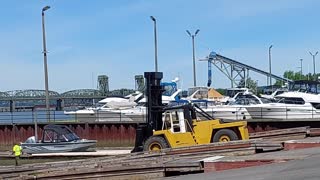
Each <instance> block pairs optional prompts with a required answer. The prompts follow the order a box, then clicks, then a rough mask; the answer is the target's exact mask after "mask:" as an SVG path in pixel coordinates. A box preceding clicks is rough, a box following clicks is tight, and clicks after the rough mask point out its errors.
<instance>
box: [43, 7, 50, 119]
mask: <svg viewBox="0 0 320 180" xmlns="http://www.w3.org/2000/svg"><path fill="white" fill-rule="evenodd" d="M48 9H50V6H46V7H44V8H42V13H41V15H42V38H43V61H44V79H45V94H46V112H47V113H46V114H47V121H49V122H50V100H49V82H48V65H47V46H46V32H45V27H44V12H45V11H46V10H48Z"/></svg>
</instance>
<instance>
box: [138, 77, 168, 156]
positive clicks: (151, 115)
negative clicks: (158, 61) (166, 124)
mask: <svg viewBox="0 0 320 180" xmlns="http://www.w3.org/2000/svg"><path fill="white" fill-rule="evenodd" d="M144 77H145V79H146V90H145V95H146V100H147V102H146V106H147V115H146V118H147V119H146V122H145V123H143V124H138V125H137V129H136V142H135V147H134V149H133V150H132V152H138V151H142V150H143V148H142V147H143V144H144V142H145V140H146V139H147V138H149V137H150V136H152V135H153V130H161V128H162V113H163V107H164V106H163V104H162V92H164V89H163V87H162V86H161V85H160V83H161V79H162V77H163V74H162V72H145V73H144Z"/></svg>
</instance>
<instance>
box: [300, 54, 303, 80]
mask: <svg viewBox="0 0 320 180" xmlns="http://www.w3.org/2000/svg"><path fill="white" fill-rule="evenodd" d="M302 61H303V59H300V80H302Z"/></svg>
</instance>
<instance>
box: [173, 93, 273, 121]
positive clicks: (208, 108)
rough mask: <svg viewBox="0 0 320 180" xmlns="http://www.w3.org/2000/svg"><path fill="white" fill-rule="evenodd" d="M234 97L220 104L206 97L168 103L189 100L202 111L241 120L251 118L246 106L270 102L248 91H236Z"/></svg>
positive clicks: (178, 103) (175, 103)
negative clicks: (232, 99)
mask: <svg viewBox="0 0 320 180" xmlns="http://www.w3.org/2000/svg"><path fill="white" fill-rule="evenodd" d="M234 98H235V100H234V101H232V102H230V103H228V104H226V105H221V104H219V103H216V102H215V101H208V100H207V99H193V100H180V101H174V102H171V103H170V104H169V105H171V106H175V105H180V104H185V103H190V102H191V103H194V104H197V105H198V106H199V107H201V108H202V110H203V111H205V112H206V113H208V114H209V115H211V116H213V117H215V118H218V119H223V120H243V119H251V115H250V114H249V113H248V111H247V109H246V107H249V106H256V105H260V104H264V103H270V102H271V101H269V100H265V99H263V98H262V99H261V98H259V97H257V96H256V95H254V94H252V93H250V92H248V91H247V92H238V93H237V95H235V96H234ZM200 119H201V117H200Z"/></svg>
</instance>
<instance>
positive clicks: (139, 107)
mask: <svg viewBox="0 0 320 180" xmlns="http://www.w3.org/2000/svg"><path fill="white" fill-rule="evenodd" d="M163 86H164V89H165V92H164V93H163V95H162V103H163V104H167V103H169V101H173V100H176V98H177V96H178V94H179V93H180V92H181V89H177V84H176V81H173V82H170V83H164V84H163ZM64 114H67V115H71V116H74V118H75V120H77V121H81V122H92V121H113V122H114V121H142V120H143V119H144V117H145V114H146V107H145V98H144V95H143V93H136V94H135V95H129V96H127V97H125V98H120V97H108V98H105V99H103V100H101V101H99V103H98V104H97V105H96V107H89V108H85V109H80V110H76V111H65V112H64Z"/></svg>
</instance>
